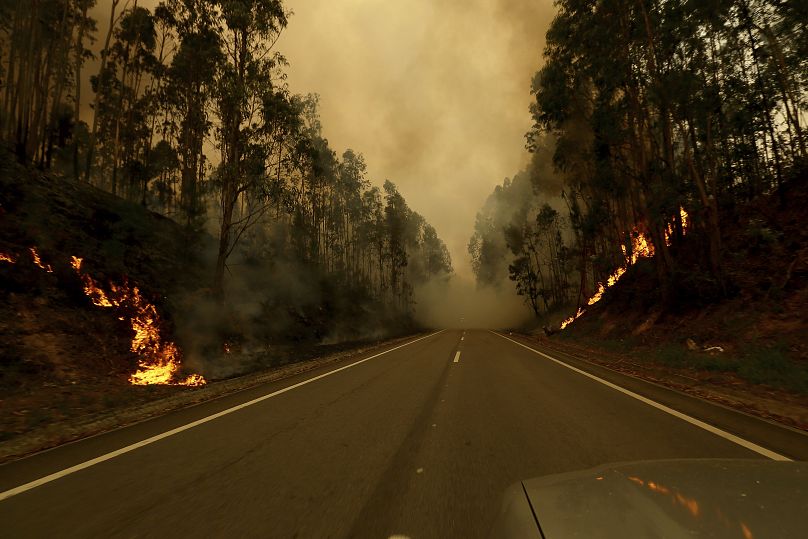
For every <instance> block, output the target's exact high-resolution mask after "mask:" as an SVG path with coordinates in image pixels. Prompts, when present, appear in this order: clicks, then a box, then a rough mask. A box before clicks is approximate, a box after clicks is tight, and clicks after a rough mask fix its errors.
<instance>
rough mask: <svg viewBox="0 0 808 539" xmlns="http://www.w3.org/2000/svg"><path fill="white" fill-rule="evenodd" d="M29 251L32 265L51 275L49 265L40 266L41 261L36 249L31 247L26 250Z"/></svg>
mask: <svg viewBox="0 0 808 539" xmlns="http://www.w3.org/2000/svg"><path fill="white" fill-rule="evenodd" d="M28 250H29V251H31V258H33V260H34V264H36V265H37V266H39V267H40V268H42V269H43V270H45V271H47V272H48V273H53V268H52V267H51V265H50V264H46V265H42V259H41V258H39V253H38V252H37V250H36V247H31V248H30V249H28Z"/></svg>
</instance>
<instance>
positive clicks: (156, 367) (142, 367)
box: [0, 247, 206, 386]
mask: <svg viewBox="0 0 808 539" xmlns="http://www.w3.org/2000/svg"><path fill="white" fill-rule="evenodd" d="M29 252H30V254H31V259H32V262H33V264H34V265H36V266H38V267H39V268H41V269H42V270H44V271H46V272H48V273H53V267H52V266H51V265H50V264H44V263H43V262H42V259H41V257H40V255H39V252H38V251H37V249H36V248H35V247H31V248H30V249H29ZM17 260H18V257H16V256H14V255H12V254H9V253H0V262H6V263H10V264H16V262H17ZM82 262H83V259H82V258H79V257H77V256H72V257H71V261H70V265H71V267H72V268H73V269H74V270H75V271H76V273H77V274H78V276H79V278H80V279H81V282H82V285H83V287H84V293H85V294H86V295H87V297H88V298H90V301H92V303H93V305H95V306H97V307H103V308H115V309H117V310H118V311H119V313H118V314H119V318H120V319H121V320H125V319H126V318H129V323H130V325H131V327H132V331H133V332H134V336H133V337H132V342H131V345H130V349H131V351H132V352H134V353H136V354H137V355H138V356H139V358H140V359H139V361H138V370H137V371H136V372H134V373H133V374H132V375H130V376H129V383H131V384H133V385H151V384H161V385H183V386H201V385H204V384H205V383H206V380H205V378H204V377H203V376H201V375H199V374H191V375H190V376H187V377H186V378H179V372H180V365H181V363H182V360H181V354H180V351H179V348H177V345H176V344H174V343H173V342H171V341H167V340H164V339H163V338H162V336H161V335H160V327H162V325H163V324H162V319H161V317H160V314H159V313H158V312H157V308H156V307H155V306H154V305H153V304H152V303H149V302H148V301H146V300H145V299H144V298H143V296H142V295H141V293H140V290H139V289H138V287H137V286H135V287H130V286H129V285H128V284H127V283H126V281H124V283H123V284H121V285H117V284H115V283H110V284H109V290H108V291H105V290H104V289H103V288H102V287H101V286H99V284H98V283H97V282H96V281H95V279H93V278H92V277H91V276H90V275H89V274H88V273H83V272H82V270H81V265H82Z"/></svg>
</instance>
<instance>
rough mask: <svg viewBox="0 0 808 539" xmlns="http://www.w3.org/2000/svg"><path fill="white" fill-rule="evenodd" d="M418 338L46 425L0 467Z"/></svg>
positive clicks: (0, 449)
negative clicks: (39, 453) (42, 452)
mask: <svg viewBox="0 0 808 539" xmlns="http://www.w3.org/2000/svg"><path fill="white" fill-rule="evenodd" d="M418 335H420V334H414V335H408V336H405V337H397V338H393V339H389V340H385V341H380V342H376V343H368V344H364V345H357V347H356V348H353V349H350V350H347V351H340V352H337V353H333V354H328V355H325V356H322V357H316V358H312V359H306V360H303V361H299V362H295V363H291V364H287V365H283V366H280V367H274V368H271V369H267V370H262V371H259V372H254V373H250V374H246V375H243V376H239V377H236V378H230V379H226V380H221V381H216V382H211V383H209V384H207V385H205V386H203V387H199V388H182V390H180V391H178V392H176V393H173V394H171V395H169V396H161V395H155V398H154V399H153V400H150V401H148V402H145V403H140V404H137V405H135V406H131V405H127V404H123V405H119V406H111V407H109V408H108V409H106V410H104V411H103V412H101V413H96V414H92V415H88V416H84V417H76V418H73V419H71V420H70V421H64V422H56V423H51V424H48V425H44V426H43V427H42V428H38V429H35V430H32V431H29V432H25V433H21V434H19V435H17V436H14V437H13V438H10V439H7V440H5V441H3V442H0V464H3V463H6V462H11V461H15V460H18V459H21V458H24V457H26V456H30V455H32V454H35V453H38V452H41V451H45V450H49V449H54V448H56V447H59V446H62V445H65V444H68V443H72V442H76V441H80V440H82V439H86V438H89V437H92V436H97V435H101V434H104V433H108V432H111V431H114V430H118V429H122V428H125V427H129V426H132V425H135V424H138V423H142V422H145V421H148V420H151V419H155V418H158V417H160V416H164V415H166V414H169V413H171V412H176V411H178V410H182V409H185V408H190V407H193V406H197V405H202V404H205V403H209V402H211V401H215V400H217V399H222V398H225V397H228V396H230V395H235V394H237V393H240V392H243V391H247V390H251V389H254V388H257V387H260V386H264V385H266V384H268V383H271V382H277V381H282V380H286V379H289V378H293V377H295V376H299V375H303V374H306V373H309V372H311V371H314V370H317V369H324V368H327V367H331V366H339V365H341V364H343V363H349V362H351V361H352V360H355V359H360V358H361V357H362V356H364V355H368V354H371V353H374V352H378V351H381V350H384V349H385V348H389V347H392V346H395V345H398V344H401V343H403V342H406V341H409V340H412V339H413V338H416V337H417V336H418ZM424 335H425V334H424Z"/></svg>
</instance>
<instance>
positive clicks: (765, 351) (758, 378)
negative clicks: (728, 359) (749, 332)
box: [737, 343, 808, 393]
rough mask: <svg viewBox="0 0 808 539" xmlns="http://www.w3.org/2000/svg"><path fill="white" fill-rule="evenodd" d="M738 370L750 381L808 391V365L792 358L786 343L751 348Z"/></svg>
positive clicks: (740, 374) (797, 390)
mask: <svg viewBox="0 0 808 539" xmlns="http://www.w3.org/2000/svg"><path fill="white" fill-rule="evenodd" d="M737 372H738V375H739V376H741V377H743V378H746V379H747V380H749V381H750V382H754V383H757V384H767V385H771V386H775V387H783V388H786V389H789V390H791V391H795V392H799V393H808V365H805V364H800V363H797V362H795V361H793V360H791V359H790V358H789V357H788V349H787V347H786V345H785V344H784V343H778V344H776V345H775V346H755V347H752V348H750V349H749V350H748V351H747V352H746V353H745V354H744V355H743V357H742V360H741V362H740V365H739V366H738V371H737Z"/></svg>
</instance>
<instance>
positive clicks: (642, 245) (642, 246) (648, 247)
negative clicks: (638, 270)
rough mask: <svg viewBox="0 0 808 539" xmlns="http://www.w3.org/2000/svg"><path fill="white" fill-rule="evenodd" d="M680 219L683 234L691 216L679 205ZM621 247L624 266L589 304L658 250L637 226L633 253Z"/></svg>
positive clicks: (667, 235) (668, 235)
mask: <svg viewBox="0 0 808 539" xmlns="http://www.w3.org/2000/svg"><path fill="white" fill-rule="evenodd" d="M679 219H680V220H681V222H682V235H684V234H687V229H688V227H689V225H690V216H689V215H688V213H687V211H685V209H684V208H683V207H681V206H680V207H679ZM673 231H674V228H673V223H671V224H669V225H668V226H667V227H666V229H665V244H666V245H668V246H670V244H671V242H670V238H671V237H673ZM620 248H621V249H622V251H623V256H624V257H625V259H626V263H625V265H623V266H620V267H619V268H617V269H616V270H614V273H612V274H611V275H609V277H608V278H607V279H606V282H602V283H598V289H597V290H596V291H595V293H594V294H593V295H592V297H591V298H589V300H588V301H587V305H594V304H595V303H597V302H599V301H600V300H601V298H602V297H603V294H604V293H605V292H606V289H607V288H611V287H612V286H614V285H615V284H617V281H619V280H620V278H621V277H622V276H623V275H624V274H625V273H626V271H628V268H630V267H631V266H633V265H634V264H636V263H637V260H639V259H640V258H651V257H653V256H654V254H656V250H655V249H654V244H653V243H651V242H650V241H649V239H648V238H647V237H646V236H645V234H643V233H642V232H639V231H638V230H637V229H636V228H635V229H634V231H633V232H632V233H631V254H630V255H629V253H628V250H627V249H626V246H625V245H621V246H620ZM585 312H586V311H585V310H584V309H581V308H580V307H579V308H578V312H576V313H575V315H574V316H570V317H569V318H567V319H566V320H564V321H563V322H561V329H564V328H566V327H567V326H569V325H570V324H572V323H573V322H574V321H575V320H577V319H578V318H580V317H581V316H582V315H583V314H584V313H585Z"/></svg>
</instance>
